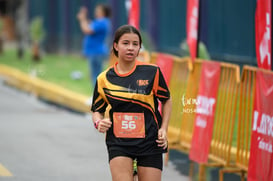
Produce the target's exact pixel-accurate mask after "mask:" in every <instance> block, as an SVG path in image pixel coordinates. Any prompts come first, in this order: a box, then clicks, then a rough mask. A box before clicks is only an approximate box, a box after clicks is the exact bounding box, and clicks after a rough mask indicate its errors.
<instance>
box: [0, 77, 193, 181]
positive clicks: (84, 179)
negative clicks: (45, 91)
mask: <svg viewBox="0 0 273 181" xmlns="http://www.w3.org/2000/svg"><path fill="white" fill-rule="evenodd" d="M70 180H71V181H75V180H77V181H88V180H90V181H108V180H109V181H110V180H111V175H110V170H109V166H108V160H107V152H106V147H105V143H104V135H103V134H100V133H98V132H97V131H96V130H95V129H94V128H93V125H92V124H91V120H90V115H83V114H78V113H73V112H69V111H67V110H65V109H62V108H60V107H57V106H54V105H49V104H47V103H44V102H42V101H40V100H38V99H37V98H35V97H34V96H33V95H29V94H26V93H23V92H21V91H18V90H15V89H13V88H10V87H8V86H6V85H4V84H3V81H2V79H0V181H70ZM162 180H163V181H164V180H165V181H169V180H170V181H178V180H179V181H182V180H188V178H187V177H185V176H183V175H182V174H181V172H178V171H177V170H176V167H175V165H174V164H173V163H172V161H170V162H169V166H168V167H165V168H164V171H163V179H162Z"/></svg>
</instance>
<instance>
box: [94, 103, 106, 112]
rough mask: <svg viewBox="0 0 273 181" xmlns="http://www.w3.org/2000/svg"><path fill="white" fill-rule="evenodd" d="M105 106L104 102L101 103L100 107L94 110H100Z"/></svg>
mask: <svg viewBox="0 0 273 181" xmlns="http://www.w3.org/2000/svg"><path fill="white" fill-rule="evenodd" d="M105 104H106V102H103V104H102V105H101V106H100V107H98V108H97V109H96V110H100V108H102V107H103V106H104V105H105Z"/></svg>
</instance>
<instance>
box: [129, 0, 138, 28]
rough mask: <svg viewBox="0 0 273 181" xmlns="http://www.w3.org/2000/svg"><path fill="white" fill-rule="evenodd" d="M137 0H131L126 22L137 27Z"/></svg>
mask: <svg viewBox="0 0 273 181" xmlns="http://www.w3.org/2000/svg"><path fill="white" fill-rule="evenodd" d="M139 7H140V6H139V0H131V8H130V11H129V19H128V24H130V25H132V26H134V27H136V28H137V29H139V9H140V8H139Z"/></svg>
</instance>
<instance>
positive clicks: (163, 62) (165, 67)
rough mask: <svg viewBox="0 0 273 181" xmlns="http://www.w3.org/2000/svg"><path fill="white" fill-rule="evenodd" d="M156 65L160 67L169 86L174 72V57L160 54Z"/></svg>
mask: <svg viewBox="0 0 273 181" xmlns="http://www.w3.org/2000/svg"><path fill="white" fill-rule="evenodd" d="M156 64H157V65H158V66H159V67H160V69H161V71H162V74H163V76H164V78H165V81H166V83H167V84H168V85H169V83H170V81H171V76H172V70H173V57H172V56H170V55H167V54H163V53H159V54H158V56H157V60H156Z"/></svg>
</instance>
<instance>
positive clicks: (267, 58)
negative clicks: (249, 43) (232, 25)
mask: <svg viewBox="0 0 273 181" xmlns="http://www.w3.org/2000/svg"><path fill="white" fill-rule="evenodd" d="M271 15H272V9H271V0H257V8H256V14H255V33H256V54H257V64H258V66H259V67H260V68H264V69H269V70H270V69H271V64H272V57H271V53H272V52H271V51H272V50H271V41H272V39H271V26H272V25H271V19H272V18H271Z"/></svg>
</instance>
